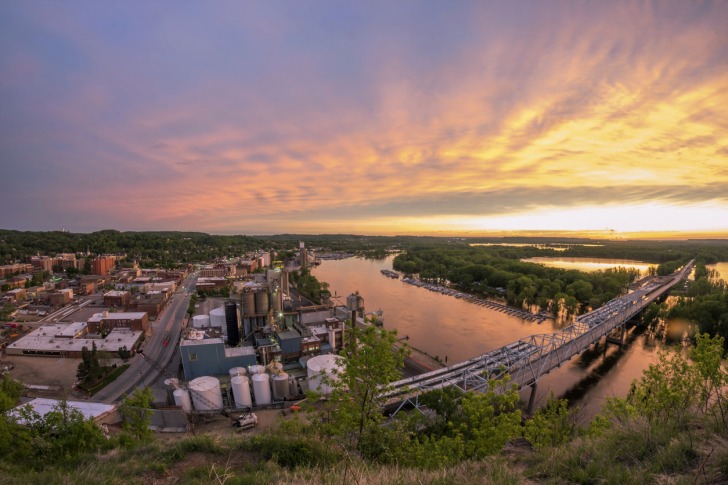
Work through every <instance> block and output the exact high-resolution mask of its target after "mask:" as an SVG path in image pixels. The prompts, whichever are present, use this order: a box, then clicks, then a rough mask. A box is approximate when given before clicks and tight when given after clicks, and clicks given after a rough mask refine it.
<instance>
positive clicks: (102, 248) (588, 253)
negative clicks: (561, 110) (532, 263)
mask: <svg viewBox="0 0 728 485" xmlns="http://www.w3.org/2000/svg"><path fill="white" fill-rule="evenodd" d="M298 241H304V242H305V244H306V247H308V248H319V249H324V250H332V251H348V252H352V253H357V254H361V255H365V256H371V257H383V256H384V255H385V254H386V253H385V252H384V251H385V250H391V249H396V250H407V249H422V248H428V249H433V248H437V249H438V250H440V249H444V248H461V249H464V248H469V247H471V245H472V244H491V245H503V244H505V245H506V246H491V247H490V253H491V254H493V255H497V256H499V257H503V258H512V259H518V258H523V257H531V256H569V257H603V258H619V259H635V260H640V261H646V262H650V263H665V262H670V261H683V260H686V259H691V258H695V257H697V258H699V259H700V260H702V261H703V262H705V263H706V264H711V263H715V262H717V261H728V240H688V241H636V240H635V241H607V240H592V239H577V238H552V237H549V238H524V237H500V238H493V237H491V238H484V237H477V238H476V237H470V238H463V237H433V236H363V235H354V234H318V235H312V234H279V235H272V236H245V235H234V236H228V235H210V234H205V233H202V232H175V231H153V232H120V231H116V230H113V229H108V230H103V231H97V232H92V233H88V234H79V233H69V232H61V231H46V232H40V231H15V230H6V229H0V264H7V263H11V262H15V261H27V259H28V258H29V257H30V256H32V255H35V254H46V255H54V254H58V253H64V252H73V253H85V252H86V251H89V252H90V253H92V254H108V253H126V254H127V255H128V256H129V257H132V258H136V259H138V260H140V261H144V260H147V261H149V262H151V263H157V264H160V265H163V266H165V265H168V264H174V263H177V262H180V261H185V262H196V261H210V260H213V259H215V258H220V257H225V256H234V255H240V254H243V253H245V252H247V251H250V250H254V249H260V248H270V249H294V248H297V247H298ZM528 244H535V245H540V246H539V247H533V246H509V245H528ZM549 247H550V248H552V249H549ZM565 247H566V248H567V249H566V251H557V250H556V248H558V249H564V248H565Z"/></svg>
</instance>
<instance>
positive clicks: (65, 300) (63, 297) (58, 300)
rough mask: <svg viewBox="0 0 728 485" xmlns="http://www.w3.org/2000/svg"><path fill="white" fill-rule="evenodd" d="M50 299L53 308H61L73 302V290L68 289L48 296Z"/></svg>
mask: <svg viewBox="0 0 728 485" xmlns="http://www.w3.org/2000/svg"><path fill="white" fill-rule="evenodd" d="M48 298H49V302H50V305H51V306H55V307H61V306H64V305H67V304H69V303H71V301H73V290H72V289H71V288H66V289H63V290H59V291H54V292H52V293H49V294H48Z"/></svg>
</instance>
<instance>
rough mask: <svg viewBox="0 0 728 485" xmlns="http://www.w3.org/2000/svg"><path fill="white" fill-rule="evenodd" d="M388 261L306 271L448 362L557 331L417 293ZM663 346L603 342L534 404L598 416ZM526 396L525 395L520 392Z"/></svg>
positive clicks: (632, 339)
mask: <svg viewBox="0 0 728 485" xmlns="http://www.w3.org/2000/svg"><path fill="white" fill-rule="evenodd" d="M392 259H393V256H390V257H388V258H386V259H382V260H366V259H361V258H349V259H343V260H334V261H323V262H322V264H321V265H320V266H318V267H315V268H314V269H313V270H312V273H313V274H314V275H315V276H316V278H318V279H319V281H325V282H327V283H329V285H330V291H331V292H332V294H334V293H335V294H336V295H337V296H338V297H339V298H338V300H339V302H340V303H342V304H345V303H346V296H347V295H348V294H350V293H353V292H355V291H359V293H360V294H361V295H362V297H363V298H364V306H365V310H366V312H375V311H377V310H378V309H381V310H382V311H383V314H384V326H385V328H388V329H396V330H397V332H398V335H399V336H400V337H404V336H409V338H410V339H409V344H410V345H411V346H413V347H415V348H417V349H420V350H422V351H425V352H427V353H429V354H430V355H432V356H438V357H440V358H441V359H442V360H443V361H445V359H447V362H448V363H449V364H454V363H457V362H461V361H463V360H467V359H469V358H472V357H475V356H477V355H480V354H483V353H485V352H488V351H490V350H493V349H495V348H498V347H502V346H503V345H505V344H508V343H510V342H514V341H516V340H519V339H521V338H523V337H527V336H529V335H533V334H538V333H550V332H553V331H555V330H556V328H555V327H554V325H555V324H554V323H553V322H552V321H551V320H547V321H545V322H544V323H543V324H540V325H539V324H536V323H534V322H527V321H524V320H521V319H520V318H517V317H513V316H509V315H506V314H504V313H500V312H498V311H496V310H492V309H489V308H485V307H481V306H477V305H474V304H472V303H468V302H466V301H463V300H461V299H458V298H455V297H452V296H446V295H442V294H440V293H435V292H431V291H428V290H426V289H424V288H418V287H415V286H413V285H409V284H407V283H403V282H402V281H401V280H396V279H391V278H387V277H386V276H384V275H382V274H381V273H380V271H381V270H382V269H390V270H391V269H392ZM660 346H661V341H660V339H658V338H655V337H654V336H651V335H648V334H647V333H646V332H644V330H643V329H642V328H641V327H634V328H630V329H629V337H628V343H627V344H626V345H624V346H622V347H619V346H617V345H615V344H606V343H604V342H602V343H600V344H599V345H597V346H596V348H595V349H594V350H593V351H588V352H585V353H583V354H582V355H581V356H578V357H575V358H573V359H572V360H571V361H569V362H567V363H566V364H564V365H563V366H562V367H561V368H560V369H558V370H555V371H553V372H552V373H551V374H550V375H548V376H545V377H544V378H542V379H541V381H539V385H538V392H537V403H541V404H542V403H543V402H545V399H546V398H547V397H548V395H549V392H550V391H553V393H554V395H555V396H556V397H568V398H569V400H570V401H571V402H572V404H574V405H576V406H578V407H580V408H581V410H582V411H581V414H582V415H583V417H584V419H590V418H591V417H593V416H594V414H596V413H597V412H599V410H600V408H601V405H602V403H603V402H604V401H605V398H606V397H609V396H625V395H626V394H627V392H629V387H630V384H631V383H632V380H633V379H637V378H639V377H640V375H641V374H642V371H643V370H644V369H646V368H647V367H648V366H649V364H650V363H652V362H654V361H655V359H656V356H657V349H658V348H659V347H660ZM525 395H526V396H527V394H525Z"/></svg>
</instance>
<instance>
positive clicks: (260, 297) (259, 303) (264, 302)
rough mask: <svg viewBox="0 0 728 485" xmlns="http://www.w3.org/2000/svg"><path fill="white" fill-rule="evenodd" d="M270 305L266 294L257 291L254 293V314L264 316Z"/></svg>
mask: <svg viewBox="0 0 728 485" xmlns="http://www.w3.org/2000/svg"><path fill="white" fill-rule="evenodd" d="M269 306H270V303H269V301H268V292H266V291H259V292H257V293H255V313H257V314H265V313H268V307H269Z"/></svg>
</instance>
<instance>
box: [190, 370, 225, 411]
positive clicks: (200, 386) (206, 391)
mask: <svg viewBox="0 0 728 485" xmlns="http://www.w3.org/2000/svg"><path fill="white" fill-rule="evenodd" d="M190 390H191V391H193V392H192V393H191V394H192V403H193V404H194V406H195V409H196V410H198V411H212V410H221V409H222V408H223V403H222V392H221V391H220V380H219V379H217V378H216V377H211V376H202V377H198V378H197V379H192V380H191V381H190ZM198 396H202V397H203V398H204V400H203V399H202V398H200V397H198ZM208 401H209V402H208Z"/></svg>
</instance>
